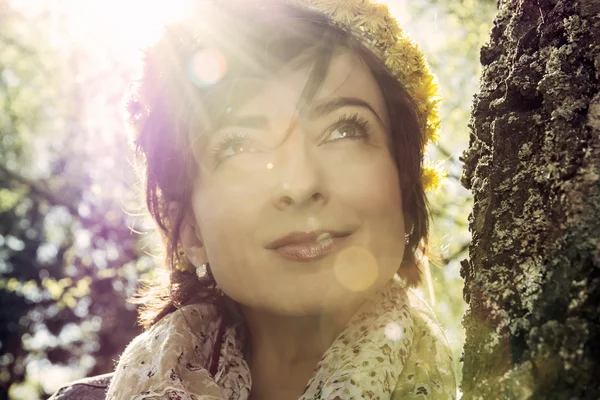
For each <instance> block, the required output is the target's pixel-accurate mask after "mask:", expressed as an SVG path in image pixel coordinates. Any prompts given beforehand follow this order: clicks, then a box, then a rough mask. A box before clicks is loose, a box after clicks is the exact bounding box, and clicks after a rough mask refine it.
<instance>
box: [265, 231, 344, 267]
mask: <svg viewBox="0 0 600 400" xmlns="http://www.w3.org/2000/svg"><path fill="white" fill-rule="evenodd" d="M348 236H350V232H338V231H327V230H320V231H313V232H292V233H290V234H289V235H286V236H283V237H281V238H279V239H277V240H275V241H273V242H271V243H269V244H267V245H266V246H265V248H267V249H269V250H273V251H275V252H276V253H277V254H278V255H280V256H282V257H284V258H287V259H290V260H295V261H314V260H318V259H321V258H323V257H325V256H327V255H328V254H330V253H331V252H332V251H333V250H334V249H335V248H336V247H338V246H339V245H340V244H342V243H343V242H344V241H345V240H346V239H347V237H348Z"/></svg>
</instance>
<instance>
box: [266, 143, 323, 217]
mask: <svg viewBox="0 0 600 400" xmlns="http://www.w3.org/2000/svg"><path fill="white" fill-rule="evenodd" d="M287 142H288V143H285V144H284V146H282V148H284V149H282V150H283V151H282V153H281V155H280V157H278V158H279V159H278V160H277V163H276V166H275V173H277V174H278V176H277V183H276V186H275V189H274V191H273V203H274V205H275V207H277V208H278V209H280V210H286V209H290V208H305V207H315V206H319V205H321V206H322V205H324V204H325V203H326V202H327V196H326V193H325V185H324V181H323V174H322V170H321V166H320V164H319V160H318V158H317V157H316V155H315V154H314V152H311V151H310V150H311V149H310V148H309V146H310V145H309V144H308V143H307V141H306V140H305V135H304V134H303V133H302V132H292V133H291V134H290V137H288V141H287Z"/></svg>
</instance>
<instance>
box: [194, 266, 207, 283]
mask: <svg viewBox="0 0 600 400" xmlns="http://www.w3.org/2000/svg"><path fill="white" fill-rule="evenodd" d="M208 268H209V265H208V263H205V264H200V265H198V266H197V267H196V276H197V277H198V279H199V280H201V281H203V280H205V279H207V278H208Z"/></svg>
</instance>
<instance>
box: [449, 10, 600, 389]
mask: <svg viewBox="0 0 600 400" xmlns="http://www.w3.org/2000/svg"><path fill="white" fill-rule="evenodd" d="M481 62H482V64H483V67H484V69H483V77H482V81H481V89H480V93H479V95H477V96H476V98H475V102H474V107H473V114H472V118H471V135H470V144H469V148H468V150H467V151H466V152H465V153H464V154H463V156H462V158H461V161H463V162H464V174H463V177H462V184H463V185H464V186H465V187H466V188H467V189H471V191H472V192H473V194H474V198H475V203H474V208H473V212H472V214H471V216H470V218H469V222H470V230H471V232H472V234H473V239H472V243H471V246H470V248H469V260H464V261H463V262H462V269H461V275H462V276H463V277H464V278H465V289H464V297H465V300H466V301H467V303H468V304H469V310H468V311H467V314H466V316H465V318H464V326H465V329H466V335H467V337H466V344H465V348H464V353H463V361H464V369H463V374H464V376H463V381H462V385H461V386H462V391H463V393H464V397H463V398H464V399H479V398H485V399H528V398H532V399H600V379H599V378H600V317H599V314H600V180H599V178H600V93H599V87H600V84H599V80H600V0H500V1H499V14H498V16H497V18H496V20H495V22H494V28H493V29H492V32H491V39H490V43H489V44H488V45H486V46H485V47H484V48H483V49H482V51H481Z"/></svg>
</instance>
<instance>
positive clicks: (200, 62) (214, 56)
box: [188, 49, 227, 87]
mask: <svg viewBox="0 0 600 400" xmlns="http://www.w3.org/2000/svg"><path fill="white" fill-rule="evenodd" d="M188 73H189V75H190V78H191V79H192V81H193V82H194V83H195V84H196V85H197V86H200V87H206V86H210V85H214V84H215V83H217V82H219V81H220V80H221V79H223V77H224V76H225V74H226V73H227V60H225V57H223V55H222V54H221V53H220V52H219V51H218V50H216V49H202V50H200V51H198V52H196V53H195V54H194V55H193V56H192V57H191V58H190V63H189V67H188Z"/></svg>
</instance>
